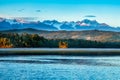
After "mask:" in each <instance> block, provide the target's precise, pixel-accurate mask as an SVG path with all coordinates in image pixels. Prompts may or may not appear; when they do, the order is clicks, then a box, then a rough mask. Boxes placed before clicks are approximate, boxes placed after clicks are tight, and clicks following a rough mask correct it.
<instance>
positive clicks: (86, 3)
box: [0, 0, 120, 27]
mask: <svg viewBox="0 0 120 80" xmlns="http://www.w3.org/2000/svg"><path fill="white" fill-rule="evenodd" d="M0 17H5V18H10V17H13V18H16V17H22V18H25V19H31V20H40V21H43V20H58V21H81V20H83V19H91V20H97V21H98V22H100V23H107V24H108V25H111V26H114V27H118V26H120V0H0Z"/></svg>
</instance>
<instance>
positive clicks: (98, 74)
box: [0, 55, 120, 80]
mask: <svg viewBox="0 0 120 80" xmlns="http://www.w3.org/2000/svg"><path fill="white" fill-rule="evenodd" d="M0 80H120V56H113V57H110V56H109V57H95V56H94V57H88V56H55V55H52V56H51V55H46V56H43V55H42V56H1V57H0Z"/></svg>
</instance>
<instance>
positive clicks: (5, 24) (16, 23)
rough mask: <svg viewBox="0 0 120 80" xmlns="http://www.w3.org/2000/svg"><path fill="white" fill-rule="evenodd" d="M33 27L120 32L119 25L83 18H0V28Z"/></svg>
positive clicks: (53, 29) (39, 28)
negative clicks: (73, 19)
mask: <svg viewBox="0 0 120 80" xmlns="http://www.w3.org/2000/svg"><path fill="white" fill-rule="evenodd" d="M26 28H33V29H37V30H48V31H57V30H66V31H83V30H102V31H115V32H120V27H117V28H115V27H112V26H109V25H108V24H105V23H99V22H97V21H96V20H88V19H84V20H82V21H77V22H74V21H71V22H67V21H63V22H59V21H57V20H45V21H43V22H40V21H37V22H32V21H31V22H30V21H24V20H21V19H5V18H0V30H1V31H3V30H12V29H26Z"/></svg>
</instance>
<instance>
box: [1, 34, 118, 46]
mask: <svg viewBox="0 0 120 80" xmlns="http://www.w3.org/2000/svg"><path fill="white" fill-rule="evenodd" d="M59 42H67V43H68V48H120V42H97V41H88V40H81V39H45V38H44V37H41V36H39V35H38V34H27V33H23V34H17V33H7V34H3V33H0V48H25V47H27V48H58V47H59Z"/></svg>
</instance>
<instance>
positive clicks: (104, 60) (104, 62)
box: [0, 56, 120, 67]
mask: <svg viewBox="0 0 120 80" xmlns="http://www.w3.org/2000/svg"><path fill="white" fill-rule="evenodd" d="M0 62H5V63H6V62H7V63H27V64H66V65H88V66H118V67H120V58H119V57H118V58H116V57H98V58H97V57H80V56H77V57H75V56H10V57H0Z"/></svg>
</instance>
